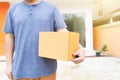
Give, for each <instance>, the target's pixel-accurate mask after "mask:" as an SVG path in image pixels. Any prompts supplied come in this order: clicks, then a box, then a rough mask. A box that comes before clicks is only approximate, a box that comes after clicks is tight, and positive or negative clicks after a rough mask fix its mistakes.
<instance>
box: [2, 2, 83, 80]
mask: <svg viewBox="0 0 120 80" xmlns="http://www.w3.org/2000/svg"><path fill="white" fill-rule="evenodd" d="M55 30H56V31H58V32H68V30H67V29H66V24H65V22H64V20H63V18H62V16H61V15H60V12H59V11H58V9H57V8H56V7H55V6H54V5H52V4H50V3H48V2H46V1H43V0H24V1H23V2H21V3H18V4H16V5H13V6H11V7H10V9H9V10H8V13H7V17H6V22H5V26H4V32H5V33H6V38H5V42H6V61H7V75H8V77H9V79H11V80H12V79H13V78H14V79H16V80H18V79H19V80H24V79H25V80H29V79H30V80H36V79H37V80H38V79H39V80H55V72H56V68H57V62H56V60H54V59H47V58H42V57H38V36H39V32H47V31H49V32H50V31H51V32H53V31H55ZM13 55H14V56H13ZM73 55H74V56H78V57H77V58H76V59H73V60H72V61H73V62H74V63H76V64H78V63H80V62H82V61H83V60H84V49H83V48H82V46H81V45H80V49H78V50H77V51H76V52H75V53H73Z"/></svg>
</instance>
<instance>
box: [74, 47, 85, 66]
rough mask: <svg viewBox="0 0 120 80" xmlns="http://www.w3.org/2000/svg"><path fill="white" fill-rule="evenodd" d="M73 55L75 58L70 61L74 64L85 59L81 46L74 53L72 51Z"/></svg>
mask: <svg viewBox="0 0 120 80" xmlns="http://www.w3.org/2000/svg"><path fill="white" fill-rule="evenodd" d="M73 56H74V57H75V59H73V60H72V62H74V63H75V64H79V63H81V62H83V61H84V59H85V51H84V48H83V47H81V48H80V49H78V50H77V51H76V52H75V53H73Z"/></svg>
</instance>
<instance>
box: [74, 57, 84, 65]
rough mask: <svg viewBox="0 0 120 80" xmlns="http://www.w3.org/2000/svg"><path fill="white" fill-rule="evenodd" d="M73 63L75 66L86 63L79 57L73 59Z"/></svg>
mask: <svg viewBox="0 0 120 80" xmlns="http://www.w3.org/2000/svg"><path fill="white" fill-rule="evenodd" d="M72 61H73V62H74V63H75V64H79V63H81V62H83V61H84V58H82V57H78V58H75V59H73V60H72Z"/></svg>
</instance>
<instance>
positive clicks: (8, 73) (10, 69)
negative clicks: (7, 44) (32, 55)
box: [6, 65, 13, 80]
mask: <svg viewBox="0 0 120 80" xmlns="http://www.w3.org/2000/svg"><path fill="white" fill-rule="evenodd" d="M6 74H7V76H8V78H9V79H10V80H13V76H12V65H10V66H7V69H6Z"/></svg>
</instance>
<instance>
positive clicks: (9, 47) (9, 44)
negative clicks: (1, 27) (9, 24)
mask: <svg viewBox="0 0 120 80" xmlns="http://www.w3.org/2000/svg"><path fill="white" fill-rule="evenodd" d="M14 43H15V42H14V34H8V33H7V34H6V37H5V54H6V63H7V69H6V73H7V76H8V78H9V79H10V80H13V76H12V60H13V53H14Z"/></svg>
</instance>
